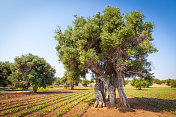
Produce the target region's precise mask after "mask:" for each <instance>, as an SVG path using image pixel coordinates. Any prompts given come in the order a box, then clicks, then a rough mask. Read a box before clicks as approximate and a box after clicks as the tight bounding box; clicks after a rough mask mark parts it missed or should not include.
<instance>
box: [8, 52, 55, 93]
mask: <svg viewBox="0 0 176 117" xmlns="http://www.w3.org/2000/svg"><path fill="white" fill-rule="evenodd" d="M14 60H15V63H14V64H13V66H12V74H11V75H10V76H9V77H8V80H10V81H11V83H12V84H11V85H12V87H15V88H23V89H25V88H29V87H30V86H32V87H33V92H34V93H35V92H37V89H38V87H44V88H46V86H47V85H51V84H52V83H53V82H54V80H55V77H54V75H55V72H56V71H55V69H54V68H53V67H52V66H51V65H50V64H48V63H47V62H46V61H45V60H44V58H40V57H38V56H34V55H32V54H30V53H29V54H27V55H22V56H20V57H16V58H15V59H14Z"/></svg>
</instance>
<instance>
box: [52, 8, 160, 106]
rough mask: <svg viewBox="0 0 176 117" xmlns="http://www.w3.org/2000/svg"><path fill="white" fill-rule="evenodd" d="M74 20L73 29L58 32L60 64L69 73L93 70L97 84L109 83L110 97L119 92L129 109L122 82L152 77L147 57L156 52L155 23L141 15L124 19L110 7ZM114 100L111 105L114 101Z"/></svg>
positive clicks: (140, 12)
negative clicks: (136, 77) (68, 70)
mask: <svg viewBox="0 0 176 117" xmlns="http://www.w3.org/2000/svg"><path fill="white" fill-rule="evenodd" d="M74 17H75V20H74V21H73V26H68V28H67V29H66V30H65V31H64V32H62V31H61V28H60V27H58V28H57V29H56V31H55V32H56V36H55V39H56V40H57V41H58V45H57V47H56V49H57V51H58V54H59V60H60V61H62V63H63V64H64V66H65V67H66V68H67V69H77V71H78V72H80V71H81V72H83V73H86V71H87V70H88V69H89V70H91V71H92V72H93V73H94V74H95V75H96V77H97V78H96V79H97V80H101V81H104V82H106V84H107V86H108V87H109V91H108V92H109V94H113V95H115V92H114V88H118V92H119V96H120V99H121V102H122V104H124V105H125V106H128V105H129V104H127V101H126V102H124V100H126V99H125V98H126V95H125V93H124V91H123V80H124V77H130V76H140V77H145V76H148V75H149V71H150V70H151V69H150V63H149V62H148V61H147V56H148V55H149V54H150V53H153V52H157V49H156V48H155V47H154V44H153V43H152V41H153V40H154V39H153V38H152V32H153V28H154V25H153V23H151V22H147V21H146V22H144V18H145V16H144V14H143V12H142V11H131V12H130V13H127V14H125V15H123V14H121V12H120V9H119V8H114V7H111V6H107V7H106V8H105V9H104V11H103V13H100V12H98V13H96V14H95V15H94V16H92V17H88V18H87V19H85V18H84V17H82V16H77V15H75V16H74ZM97 82H98V81H97ZM100 84H101V83H100ZM97 86H98V85H97ZM99 89H100V88H97V90H99ZM112 92H113V93H112ZM112 97H113V98H112V99H111V96H110V102H113V101H115V99H114V97H115V96H112ZM97 99H98V98H97Z"/></svg>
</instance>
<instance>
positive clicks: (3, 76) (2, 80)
mask: <svg viewBox="0 0 176 117" xmlns="http://www.w3.org/2000/svg"><path fill="white" fill-rule="evenodd" d="M11 65H12V63H10V62H8V61H7V62H0V86H2V87H6V86H7V85H10V84H11V82H10V81H9V80H8V79H7V78H8V76H10V74H11V73H12V71H11V69H10V66H11Z"/></svg>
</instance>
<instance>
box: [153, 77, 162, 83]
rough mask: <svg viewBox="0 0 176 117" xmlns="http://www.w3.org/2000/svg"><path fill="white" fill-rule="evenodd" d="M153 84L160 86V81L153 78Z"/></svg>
mask: <svg viewBox="0 0 176 117" xmlns="http://www.w3.org/2000/svg"><path fill="white" fill-rule="evenodd" d="M153 83H156V84H161V83H162V82H161V80H159V79H157V78H155V79H154V80H153Z"/></svg>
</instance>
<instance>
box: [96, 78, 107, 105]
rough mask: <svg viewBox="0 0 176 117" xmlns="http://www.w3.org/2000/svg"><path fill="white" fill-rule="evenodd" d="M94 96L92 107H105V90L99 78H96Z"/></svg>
mask: <svg viewBox="0 0 176 117" xmlns="http://www.w3.org/2000/svg"><path fill="white" fill-rule="evenodd" d="M95 96H96V101H95V104H94V107H95V108H97V107H98V108H102V107H105V98H106V92H105V87H104V84H103V82H102V81H101V80H96V84H95Z"/></svg>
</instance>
